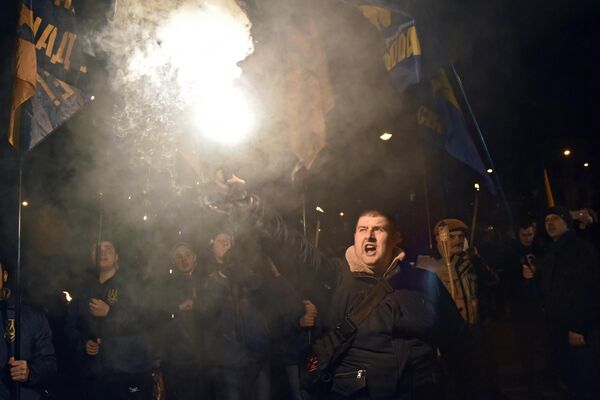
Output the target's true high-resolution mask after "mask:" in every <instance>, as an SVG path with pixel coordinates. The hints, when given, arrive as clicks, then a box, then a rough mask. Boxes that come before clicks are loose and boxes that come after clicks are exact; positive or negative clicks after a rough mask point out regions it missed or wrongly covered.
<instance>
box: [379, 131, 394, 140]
mask: <svg viewBox="0 0 600 400" xmlns="http://www.w3.org/2000/svg"><path fill="white" fill-rule="evenodd" d="M391 138H392V134H391V133H389V132H383V133H382V134H381V136H379V139H381V140H390V139H391Z"/></svg>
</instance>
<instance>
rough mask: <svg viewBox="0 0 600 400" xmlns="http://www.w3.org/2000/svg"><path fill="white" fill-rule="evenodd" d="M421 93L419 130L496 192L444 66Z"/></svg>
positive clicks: (490, 189) (418, 116)
mask: <svg viewBox="0 0 600 400" xmlns="http://www.w3.org/2000/svg"><path fill="white" fill-rule="evenodd" d="M422 95H423V98H422V101H421V106H420V107H419V109H418V111H417V126H418V130H419V132H421V133H422V134H423V135H424V136H425V137H427V138H428V139H430V140H431V141H433V142H434V143H436V144H437V145H439V146H440V147H443V148H444V149H445V150H446V151H447V152H448V153H449V154H450V155H451V156H453V157H454V158H456V159H458V160H460V161H462V162H463V163H465V164H467V165H468V166H469V167H471V168H472V169H474V170H475V171H477V172H478V173H479V174H480V175H481V176H482V178H483V181H484V183H485V184H486V186H487V188H488V189H489V191H490V192H491V193H493V194H495V193H496V189H495V186H494V184H493V182H492V179H491V178H490V176H489V174H488V173H487V169H486V167H485V165H484V163H483V161H482V160H481V157H480V156H479V152H478V151H477V147H476V146H475V144H474V143H473V140H472V139H471V135H470V134H469V131H468V129H467V124H466V121H465V118H464V116H463V113H462V110H461V107H460V105H459V103H458V100H457V99H456V96H455V94H454V90H453V89H452V85H451V83H450V80H449V79H448V74H447V73H446V70H445V69H444V68H440V69H438V70H437V73H436V74H435V76H434V77H433V79H431V81H430V84H429V85H423V93H422Z"/></svg>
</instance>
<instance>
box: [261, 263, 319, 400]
mask: <svg viewBox="0 0 600 400" xmlns="http://www.w3.org/2000/svg"><path fill="white" fill-rule="evenodd" d="M271 265H272V274H273V276H274V277H275V279H274V280H275V282H276V283H275V285H274V287H275V288H276V292H275V293H274V294H275V298H276V299H277V302H276V305H277V307H276V309H274V310H271V311H272V313H271V315H270V318H269V327H270V332H271V357H270V358H271V371H272V377H271V378H272V381H273V382H274V385H273V386H274V393H273V394H274V396H275V398H285V399H292V400H303V399H304V398H305V394H303V393H302V392H303V390H302V387H301V382H300V368H301V367H304V362H305V361H306V359H307V357H308V355H309V354H308V353H309V350H310V344H311V343H310V342H311V341H312V338H314V337H315V335H316V334H318V331H317V316H318V310H317V307H316V306H315V305H314V304H313V303H312V302H311V301H310V300H307V299H303V298H302V296H301V295H300V293H299V292H298V291H297V290H296V289H295V288H294V287H293V286H292V285H291V284H290V283H289V281H288V280H287V279H286V277H284V276H283V275H281V274H280V273H279V270H278V269H277V267H276V266H275V264H273V263H271ZM273 374H275V375H276V377H275V376H273ZM277 384H278V385H277Z"/></svg>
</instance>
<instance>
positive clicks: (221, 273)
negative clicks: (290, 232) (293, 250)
mask: <svg viewBox="0 0 600 400" xmlns="http://www.w3.org/2000/svg"><path fill="white" fill-rule="evenodd" d="M232 245H233V237H232V236H231V235H229V234H228V233H223V232H221V233H219V234H217V235H216V236H215V238H214V239H213V240H212V241H211V250H212V254H213V257H214V261H215V262H216V265H217V268H218V269H217V270H216V271H215V272H213V273H212V274H210V276H209V277H208V280H207V282H206V285H205V286H204V288H203V290H202V295H201V296H202V297H201V299H202V301H201V306H200V307H201V310H200V313H201V315H202V319H203V320H204V321H208V322H209V323H208V324H207V325H205V337H206V341H205V343H206V354H207V357H208V360H207V361H208V365H209V374H210V380H211V386H212V392H213V395H214V397H215V398H217V399H224V400H236V399H239V400H241V399H248V398H257V399H258V400H264V399H268V398H269V391H270V389H269V386H270V383H269V364H268V355H269V350H270V337H269V336H270V335H269V332H268V328H267V321H266V319H265V317H264V315H263V313H262V311H261V310H263V309H264V308H265V307H266V306H265V305H266V304H267V303H268V299H270V298H271V297H270V296H269V291H268V288H267V285H268V282H267V281H266V279H265V277H264V276H261V275H260V274H258V273H256V272H255V271H253V270H252V269H250V268H249V266H248V265H245V264H244V263H243V262H241V261H240V257H238V256H230V255H231V253H230V249H231V247H232ZM226 255H227V256H230V257H227V256H226ZM250 382H251V383H252V388H250V385H249V383H250Z"/></svg>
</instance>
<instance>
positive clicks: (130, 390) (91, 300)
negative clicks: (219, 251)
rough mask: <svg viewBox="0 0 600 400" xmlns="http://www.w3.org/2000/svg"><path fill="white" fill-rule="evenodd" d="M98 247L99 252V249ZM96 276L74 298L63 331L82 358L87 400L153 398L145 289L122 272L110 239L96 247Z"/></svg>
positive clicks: (93, 249) (80, 361)
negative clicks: (141, 295)
mask: <svg viewBox="0 0 600 400" xmlns="http://www.w3.org/2000/svg"><path fill="white" fill-rule="evenodd" d="M98 247H99V250H100V252H99V256H98V258H96V251H97V248H98ZM92 260H94V261H95V262H96V264H97V275H96V277H94V279H92V280H90V281H89V282H88V283H87V285H85V286H84V287H83V290H81V292H80V293H78V294H76V296H74V299H73V301H72V302H71V304H70V305H69V313H68V316H67V321H66V324H65V332H66V334H67V335H68V337H69V341H70V343H71V344H72V345H73V346H74V350H75V351H76V353H77V354H78V356H79V369H80V373H81V377H82V378H83V382H82V387H84V390H85V398H86V399H98V400H100V399H103V400H104V399H150V398H151V394H152V376H151V372H150V369H151V359H150V354H149V349H148V338H147V336H146V332H145V327H146V326H147V324H146V323H145V322H146V321H145V319H144V318H145V311H146V310H145V307H144V305H143V302H144V299H141V298H140V296H139V295H140V293H142V289H141V288H140V287H138V286H137V285H136V282H135V281H134V280H133V279H128V277H127V276H126V275H124V274H123V272H120V271H119V264H118V260H119V255H118V254H117V251H116V249H115V246H114V245H113V243H112V242H110V241H108V240H103V241H102V242H101V243H100V245H99V246H93V248H92Z"/></svg>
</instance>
